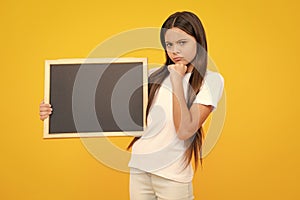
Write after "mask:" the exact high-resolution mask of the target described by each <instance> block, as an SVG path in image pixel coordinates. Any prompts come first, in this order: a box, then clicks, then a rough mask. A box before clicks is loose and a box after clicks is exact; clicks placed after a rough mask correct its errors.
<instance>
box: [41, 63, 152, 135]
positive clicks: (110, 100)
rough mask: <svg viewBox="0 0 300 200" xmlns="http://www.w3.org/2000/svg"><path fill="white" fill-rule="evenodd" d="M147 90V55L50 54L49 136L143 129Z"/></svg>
mask: <svg viewBox="0 0 300 200" xmlns="http://www.w3.org/2000/svg"><path fill="white" fill-rule="evenodd" d="M147 96H148V95H147V59H146V58H99V59H98V58H90V59H60V60H46V62H45V97H44V101H45V103H50V104H51V105H52V108H53V112H52V114H51V115H50V117H49V118H47V119H46V120H45V121H44V138H65V137H101V136H128V135H130V136H138V135H141V134H142V133H143V131H144V127H145V110H146V105H147Z"/></svg>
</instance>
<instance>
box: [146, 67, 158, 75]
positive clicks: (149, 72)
mask: <svg viewBox="0 0 300 200" xmlns="http://www.w3.org/2000/svg"><path fill="white" fill-rule="evenodd" d="M158 69H160V67H154V68H150V69H148V77H149V76H150V75H151V74H153V73H154V72H155V71H157V70H158Z"/></svg>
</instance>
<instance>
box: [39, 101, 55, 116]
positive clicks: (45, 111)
mask: <svg viewBox="0 0 300 200" xmlns="http://www.w3.org/2000/svg"><path fill="white" fill-rule="evenodd" d="M39 114H40V119H41V120H45V119H46V118H48V117H49V115H51V114H52V108H51V105H50V104H45V103H44V101H42V102H41V103H40V113H39Z"/></svg>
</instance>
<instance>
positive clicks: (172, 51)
mask: <svg viewBox="0 0 300 200" xmlns="http://www.w3.org/2000/svg"><path fill="white" fill-rule="evenodd" d="M165 43H166V50H167V54H168V56H169V57H170V59H171V60H172V61H173V62H174V63H175V64H176V63H181V64H184V65H188V64H189V63H190V62H191V61H192V60H193V59H194V58H195V56H196V53H197V41H196V40H195V38H194V37H193V36H191V35H189V34H187V33H186V32H184V31H183V30H181V29H179V28H176V27H174V28H171V29H168V30H167V31H166V34H165Z"/></svg>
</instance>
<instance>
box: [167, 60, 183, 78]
mask: <svg viewBox="0 0 300 200" xmlns="http://www.w3.org/2000/svg"><path fill="white" fill-rule="evenodd" d="M168 70H169V72H170V73H171V72H177V73H178V74H180V75H182V76H184V74H185V73H186V71H187V66H186V65H184V64H182V63H176V64H172V65H169V66H168Z"/></svg>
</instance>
